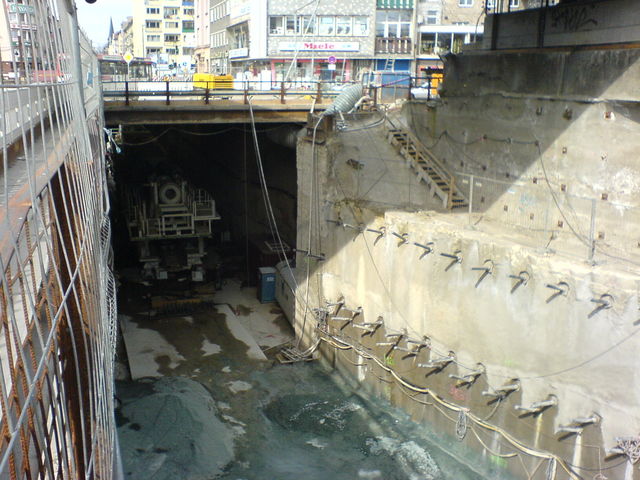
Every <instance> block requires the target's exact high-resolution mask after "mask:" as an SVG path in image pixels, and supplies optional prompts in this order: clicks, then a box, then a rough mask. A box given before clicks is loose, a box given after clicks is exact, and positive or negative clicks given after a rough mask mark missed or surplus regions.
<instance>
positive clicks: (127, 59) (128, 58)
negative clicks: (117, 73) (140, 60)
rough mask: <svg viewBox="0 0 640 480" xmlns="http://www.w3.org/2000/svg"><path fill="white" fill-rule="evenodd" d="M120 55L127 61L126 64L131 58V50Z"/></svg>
mask: <svg viewBox="0 0 640 480" xmlns="http://www.w3.org/2000/svg"><path fill="white" fill-rule="evenodd" d="M122 57H123V58H124V61H125V62H127V65H128V64H130V63H131V60H133V55H131V52H127V53H125V54H124V55H123V56H122Z"/></svg>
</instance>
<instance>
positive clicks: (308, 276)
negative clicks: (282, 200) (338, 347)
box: [296, 117, 322, 348]
mask: <svg viewBox="0 0 640 480" xmlns="http://www.w3.org/2000/svg"><path fill="white" fill-rule="evenodd" d="M321 121H322V117H320V118H318V121H317V122H316V124H315V125H314V126H313V135H312V137H311V169H312V172H311V191H310V192H309V235H308V243H307V255H308V254H310V253H311V229H312V204H313V194H314V189H313V180H314V169H315V165H316V162H315V153H316V152H315V146H316V132H317V130H318V126H319V125H320V122H321ZM316 190H317V189H316ZM319 227H320V225H318V228H319ZM318 233H319V232H318ZM310 274H311V261H310V260H308V259H307V284H306V290H305V300H304V314H303V316H302V328H301V330H300V336H299V337H298V342H297V343H296V348H298V347H299V346H300V342H301V341H302V337H303V336H304V329H305V327H306V324H307V314H308V313H309V303H308V302H309V282H310ZM319 293H320V292H318V294H319ZM318 306H320V305H318Z"/></svg>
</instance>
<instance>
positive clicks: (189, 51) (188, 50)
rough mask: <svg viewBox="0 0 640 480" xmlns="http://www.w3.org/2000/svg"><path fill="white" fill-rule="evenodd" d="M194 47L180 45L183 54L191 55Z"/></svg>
mask: <svg viewBox="0 0 640 480" xmlns="http://www.w3.org/2000/svg"><path fill="white" fill-rule="evenodd" d="M194 50H195V48H193V47H182V54H183V55H193V52H194Z"/></svg>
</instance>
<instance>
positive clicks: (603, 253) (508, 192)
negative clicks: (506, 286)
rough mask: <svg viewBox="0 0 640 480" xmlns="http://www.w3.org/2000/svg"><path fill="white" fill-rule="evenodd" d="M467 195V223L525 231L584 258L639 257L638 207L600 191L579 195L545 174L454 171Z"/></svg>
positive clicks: (543, 242)
mask: <svg viewBox="0 0 640 480" xmlns="http://www.w3.org/2000/svg"><path fill="white" fill-rule="evenodd" d="M456 177H457V178H458V180H457V185H458V187H459V188H460V189H461V190H462V192H463V194H464V195H465V197H466V198H467V199H468V203H469V206H468V210H467V215H468V222H469V224H470V225H473V226H475V227H476V228H479V229H482V228H483V225H488V224H491V223H495V224H500V225H502V226H506V227H509V228H511V229H513V230H514V231H516V232H520V233H524V234H525V235H526V236H527V238H528V241H529V242H531V243H534V244H535V245H536V246H538V247H541V248H543V249H546V250H549V251H559V252H563V253H565V254H569V255H571V256H574V257H578V258H582V259H585V260H587V261H589V262H598V261H604V260H607V261H614V260H619V261H634V262H635V261H636V260H640V223H639V222H640V208H638V207H634V206H631V205H624V204H620V203H616V202H611V201H609V200H608V198H606V196H602V197H600V198H595V197H582V196H578V195H573V194H570V193H568V192H566V191H563V187H562V186H560V188H556V186H551V185H549V184H547V183H546V181H545V179H544V178H530V179H527V180H524V179H518V180H514V181H502V180H496V179H492V178H487V177H483V176H479V175H470V174H466V173H456Z"/></svg>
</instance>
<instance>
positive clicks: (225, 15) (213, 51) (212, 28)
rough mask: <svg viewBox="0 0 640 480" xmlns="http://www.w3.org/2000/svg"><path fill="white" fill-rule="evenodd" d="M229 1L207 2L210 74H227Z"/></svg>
mask: <svg viewBox="0 0 640 480" xmlns="http://www.w3.org/2000/svg"><path fill="white" fill-rule="evenodd" d="M229 3H230V0H209V22H210V23H209V38H210V40H209V45H210V53H209V58H210V72H211V73H215V74H217V75H223V74H226V73H228V72H229V39H228V35H227V27H228V26H229Z"/></svg>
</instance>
